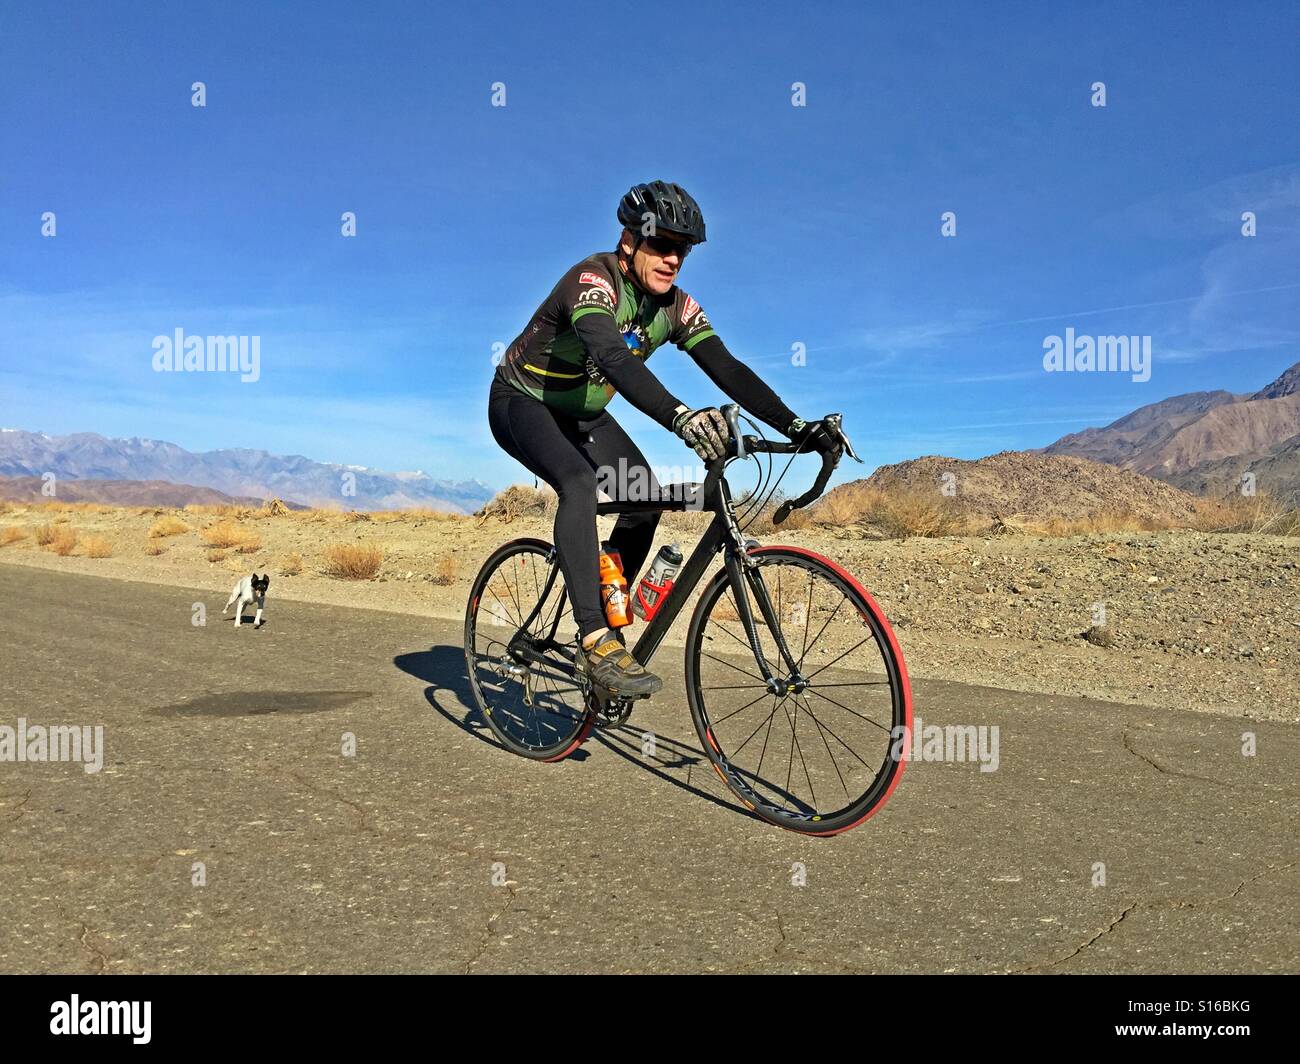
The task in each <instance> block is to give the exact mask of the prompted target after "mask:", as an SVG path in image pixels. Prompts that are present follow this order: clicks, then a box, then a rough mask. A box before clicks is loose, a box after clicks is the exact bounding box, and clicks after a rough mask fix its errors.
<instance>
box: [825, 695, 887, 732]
mask: <svg viewBox="0 0 1300 1064" xmlns="http://www.w3.org/2000/svg"><path fill="white" fill-rule="evenodd" d="M804 691H805V692H806V693H811V694H814V695H816V696H817V697H818V698H824V699H826V701H827V702H830V703H831V704H832V705H836V706H839V707H840V709H842V710H844V712H845V713H852V714H853V716H855V717H857V718H858V720H861V721H865V722H866V723H867V724H870V725H872V726H873V727H876V728H879V729H880V730H881V731H883V732H886V733H888V731H889V729H888V728H886V727H885V726H884V725H883V724H881V723H880V722H879V721H875V720H872V719H871V718H870V717H864V716H863V715H862V714H861V713H859V712H858V711H857V710H856V709H849V707H848V706H846V705H845V704H844V703H843V702H836V701H835V699H833V698H831V696H830V695H824V694H822V693H821V692H820V691H818V690H817V688H815V687H805V688H804Z"/></svg>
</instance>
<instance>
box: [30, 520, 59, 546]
mask: <svg viewBox="0 0 1300 1064" xmlns="http://www.w3.org/2000/svg"><path fill="white" fill-rule="evenodd" d="M55 532H56V529H55V528H54V526H53V525H50V524H45V525H37V526H36V531H35V532H34V533H32V535H33V537H34V538H35V540H36V545H37V546H38V547H48V546H49V545H50V544H51V543H53V542H54V536H55Z"/></svg>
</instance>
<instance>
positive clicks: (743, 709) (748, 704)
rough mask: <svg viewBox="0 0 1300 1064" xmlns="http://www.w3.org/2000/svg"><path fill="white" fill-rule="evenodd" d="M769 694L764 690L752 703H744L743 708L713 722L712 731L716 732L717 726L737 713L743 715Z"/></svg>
mask: <svg viewBox="0 0 1300 1064" xmlns="http://www.w3.org/2000/svg"><path fill="white" fill-rule="evenodd" d="M750 690H751V691H752V690H753V688H752V687H751V688H750ZM771 694H772V692H771V691H768V690H764V691H763V693H762V694H761V695H759V696H758V697H757V698H755V699H754V700H753V701H752V702H746V703H745V704H744V705H743V706H741V707H740V708H739V709H734V710H732V711H731V712H730V713H728V714H727V715H726V716H725V717H719V718H718V719H717V720H715V721H713V727H714V729H715V730H716V729H717V727H718V725H719V724H722V723H724V722H726V721H729V720H730V719H731V718H732V717H734V716H736V714H738V713H744V712H745V710H747V709H748V708H749V707H750V706H752V705H753V704H754V702H761V701H763V699H765V698H766V697H767V696H768V695H771ZM772 697H774V698H775V697H776V696H775V695H772Z"/></svg>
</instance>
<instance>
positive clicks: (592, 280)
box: [578, 270, 614, 299]
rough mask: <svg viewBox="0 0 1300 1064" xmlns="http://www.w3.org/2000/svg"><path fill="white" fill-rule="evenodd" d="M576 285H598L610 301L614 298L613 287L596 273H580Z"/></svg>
mask: <svg viewBox="0 0 1300 1064" xmlns="http://www.w3.org/2000/svg"><path fill="white" fill-rule="evenodd" d="M578 284H594V285H599V286H600V287H601V288H603V289H604V290H605V293H606V294H607V295H608V296H609V298H610V299H613V298H614V286H613V285H612V284H610V283H609V282H608V281H607V280H605V278H603V277H602V276H601V275H600V274H598V273H592V272H591V271H589V270H588V271H584V272H583V273H580V274H579V275H578Z"/></svg>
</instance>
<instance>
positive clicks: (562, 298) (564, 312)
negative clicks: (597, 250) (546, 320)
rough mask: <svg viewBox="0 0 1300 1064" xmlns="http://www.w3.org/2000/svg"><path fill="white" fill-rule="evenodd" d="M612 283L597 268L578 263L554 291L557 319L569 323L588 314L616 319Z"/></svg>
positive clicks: (605, 274)
mask: <svg viewBox="0 0 1300 1064" xmlns="http://www.w3.org/2000/svg"><path fill="white" fill-rule="evenodd" d="M615 291H616V289H615V288H614V280H613V279H612V278H611V277H610V276H609V275H608V274H607V273H606V272H605V270H603V269H602V268H600V267H599V266H598V265H596V264H595V263H592V262H580V263H579V264H578V265H577V266H575V267H573V269H571V270H570V271H569V272H568V273H567V274H565V275H564V278H563V279H562V280H561V281H560V284H559V286H558V290H557V296H558V299H559V304H560V305H559V307H558V308H557V309H558V311H559V312H560V316H561V317H563V318H567V319H568V320H569V322H570V323H572V322H576V321H579V320H580V319H582V318H585V317H586V316H587V315H589V314H605V315H608V316H609V317H610V318H614V317H615V306H616V303H615V301H616V299H617V297H616V296H615V294H614V293H615Z"/></svg>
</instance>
